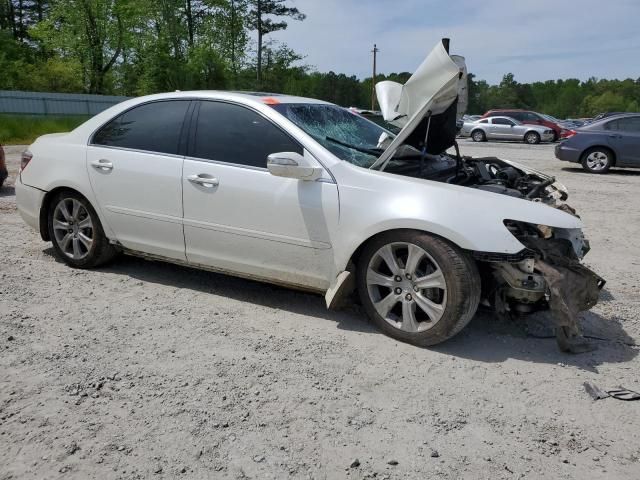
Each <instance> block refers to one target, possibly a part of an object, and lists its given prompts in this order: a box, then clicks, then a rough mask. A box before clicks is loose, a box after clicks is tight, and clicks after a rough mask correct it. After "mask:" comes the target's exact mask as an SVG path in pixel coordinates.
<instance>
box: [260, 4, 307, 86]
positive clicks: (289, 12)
mask: <svg viewBox="0 0 640 480" xmlns="http://www.w3.org/2000/svg"><path fill="white" fill-rule="evenodd" d="M249 1H250V3H251V9H250V10H249V26H250V28H251V29H252V30H255V31H256V32H257V34H258V51H257V59H258V61H257V65H256V81H257V83H258V85H257V87H258V88H261V87H262V58H263V53H264V52H263V47H264V36H265V35H268V34H269V33H273V32H277V31H278V30H284V29H286V28H287V26H288V24H287V22H286V21H284V20H280V21H276V20H274V19H273V18H270V17H291V18H293V19H294V20H304V19H305V18H306V15H305V14H304V13H300V11H299V10H298V9H297V8H295V7H287V6H286V4H285V2H286V0H249Z"/></svg>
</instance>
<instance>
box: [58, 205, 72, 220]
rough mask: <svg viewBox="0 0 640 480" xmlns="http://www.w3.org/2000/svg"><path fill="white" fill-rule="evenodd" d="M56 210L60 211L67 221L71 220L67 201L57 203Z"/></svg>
mask: <svg viewBox="0 0 640 480" xmlns="http://www.w3.org/2000/svg"><path fill="white" fill-rule="evenodd" d="M58 210H59V211H60V213H62V216H63V217H64V219H65V220H66V221H67V222H69V221H70V220H71V214H70V213H69V208H68V207H67V201H66V200H63V201H61V202H60V203H59V204H58Z"/></svg>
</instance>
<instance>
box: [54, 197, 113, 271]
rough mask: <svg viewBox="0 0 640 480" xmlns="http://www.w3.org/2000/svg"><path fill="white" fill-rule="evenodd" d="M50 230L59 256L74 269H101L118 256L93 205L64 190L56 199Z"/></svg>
mask: <svg viewBox="0 0 640 480" xmlns="http://www.w3.org/2000/svg"><path fill="white" fill-rule="evenodd" d="M48 229H49V238H51V240H52V242H53V249H54V251H55V253H56V256H57V257H58V258H59V259H60V260H62V261H63V262H65V263H66V264H67V265H70V266H72V267H75V268H92V267H97V266H99V265H102V264H104V263H106V262H108V261H109V260H111V259H112V258H113V257H114V256H115V255H116V253H117V252H116V250H115V248H114V247H113V245H111V244H110V243H109V239H108V238H107V237H106V236H105V234H104V230H103V229H102V225H101V224H100V219H99V218H98V215H97V214H96V212H95V210H94V209H93V207H92V206H91V204H90V203H89V202H88V201H87V199H86V198H84V197H83V196H82V195H80V194H78V193H76V192H73V191H63V192H60V193H59V194H58V195H56V196H55V197H54V198H53V200H52V201H51V203H50V207H49V214H48Z"/></svg>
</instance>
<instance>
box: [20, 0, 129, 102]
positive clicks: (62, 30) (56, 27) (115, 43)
mask: <svg viewBox="0 0 640 480" xmlns="http://www.w3.org/2000/svg"><path fill="white" fill-rule="evenodd" d="M128 19H129V16H128V15H127V5H126V3H125V2H124V0H57V1H56V2H55V3H53V5H52V6H51V11H50V12H49V15H48V16H47V18H46V19H44V20H43V21H42V22H39V23H38V24H37V25H36V26H35V27H33V28H32V30H31V32H32V34H33V36H34V38H36V39H38V40H40V41H41V42H42V43H43V44H44V45H45V47H46V48H47V49H49V50H51V51H53V52H55V53H56V54H58V55H60V56H61V57H63V58H65V57H70V58H74V59H76V60H77V61H78V62H79V63H80V64H81V65H82V69H83V76H84V79H85V82H86V84H87V90H88V91H89V92H90V93H104V91H105V79H106V77H107V74H108V73H109V71H110V70H111V69H112V68H113V66H114V65H115V63H116V60H118V57H119V56H120V54H121V53H122V49H123V46H124V44H123V42H124V36H125V28H126V23H127V20H128Z"/></svg>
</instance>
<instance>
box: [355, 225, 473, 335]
mask: <svg viewBox="0 0 640 480" xmlns="http://www.w3.org/2000/svg"><path fill="white" fill-rule="evenodd" d="M398 242H406V243H408V244H413V245H416V246H418V247H420V248H421V249H423V250H424V251H425V252H427V254H428V255H430V256H431V257H432V258H433V260H435V261H436V262H437V264H438V266H439V267H440V270H441V272H442V274H443V276H444V279H445V282H446V301H444V302H443V303H442V305H444V312H443V313H442V316H441V317H440V319H439V320H438V321H437V322H436V323H435V324H434V325H433V326H431V328H429V329H428V330H425V331H417V332H407V331H404V330H401V329H400V328H397V327H395V326H393V325H391V323H389V322H388V321H387V320H385V318H383V317H382V316H381V315H380V314H379V313H378V312H377V311H376V308H375V306H374V303H373V300H372V299H371V296H370V294H369V289H368V286H367V280H366V279H367V272H368V268H369V265H370V263H371V261H372V258H373V256H374V255H376V254H377V252H378V251H379V250H380V249H381V248H383V247H384V246H385V245H388V244H397V243H398ZM356 281H357V286H358V293H359V296H360V300H361V302H362V305H363V307H364V309H365V311H366V313H367V315H368V316H369V318H370V319H371V321H372V322H373V323H374V324H375V325H376V326H377V327H378V328H379V329H380V330H382V331H383V332H384V333H385V334H387V335H389V336H390V337H392V338H395V339H396V340H399V341H402V342H407V343H411V344H414V345H418V346H429V345H436V344H438V343H441V342H444V341H445V340H447V339H449V338H451V337H453V336H454V335H456V334H457V333H458V332H460V330H462V329H463V328H464V327H465V326H466V325H467V324H468V323H469V322H470V321H471V319H472V318H473V316H474V314H475V313H476V310H477V308H478V304H479V303H480V287H481V285H480V274H479V273H478V267H477V265H476V263H475V261H474V260H473V259H472V258H471V257H470V256H469V255H468V254H467V253H466V252H464V251H463V250H461V249H459V248H458V247H456V246H455V245H452V244H451V243H449V242H448V241H446V240H444V239H442V238H440V237H436V236H433V235H429V234H427V233H424V232H419V231H416V230H396V231H392V232H388V233H384V234H381V235H379V236H378V237H375V238H374V239H373V240H371V241H370V242H369V243H368V244H367V245H366V246H365V248H364V250H363V252H362V255H360V258H359V260H358V265H357V276H356ZM403 295H404V294H403Z"/></svg>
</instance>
